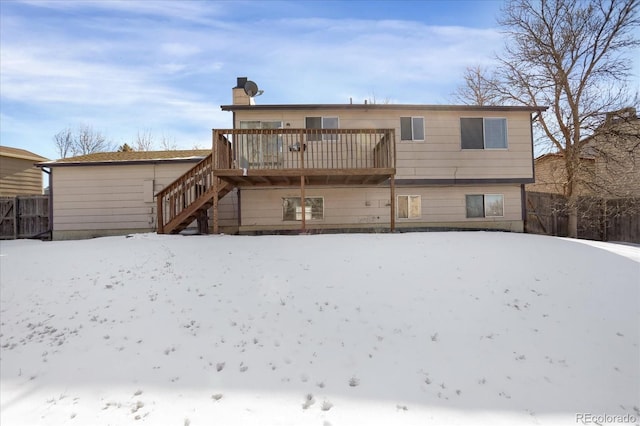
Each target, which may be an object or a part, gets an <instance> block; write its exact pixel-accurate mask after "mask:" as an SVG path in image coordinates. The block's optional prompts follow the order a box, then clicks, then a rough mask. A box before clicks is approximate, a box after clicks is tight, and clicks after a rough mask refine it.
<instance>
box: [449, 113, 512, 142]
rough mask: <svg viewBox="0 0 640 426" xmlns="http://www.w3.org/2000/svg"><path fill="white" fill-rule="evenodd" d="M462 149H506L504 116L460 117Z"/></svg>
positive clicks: (505, 121) (505, 120) (505, 122)
mask: <svg viewBox="0 0 640 426" xmlns="http://www.w3.org/2000/svg"><path fill="white" fill-rule="evenodd" d="M460 133H461V141H462V149H506V148H507V119H506V118H461V119H460Z"/></svg>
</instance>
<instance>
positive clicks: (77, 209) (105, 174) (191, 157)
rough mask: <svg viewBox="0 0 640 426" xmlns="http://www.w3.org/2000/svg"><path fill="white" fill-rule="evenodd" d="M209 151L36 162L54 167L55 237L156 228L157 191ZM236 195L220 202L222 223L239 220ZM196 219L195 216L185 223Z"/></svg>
mask: <svg viewBox="0 0 640 426" xmlns="http://www.w3.org/2000/svg"><path fill="white" fill-rule="evenodd" d="M210 154H211V151H210V150H185V151H147V152H145V151H134V152H102V153H95V154H89V155H83V156H79V157H71V158H63V159H61V160H56V161H46V162H40V163H38V166H39V167H41V168H43V169H45V170H49V172H50V179H51V181H50V196H51V197H52V206H53V209H52V211H53V214H52V216H53V218H52V222H51V223H52V229H51V231H52V238H53V239H54V240H63V239H79V238H92V237H99V236H108V235H123V234H128V233H135V232H155V231H156V223H157V218H156V214H157V212H156V202H155V198H154V197H155V194H156V193H157V192H158V191H160V190H162V189H163V188H164V187H165V186H166V185H168V184H169V183H171V182H172V181H174V180H175V179H177V178H178V177H180V176H181V175H183V174H184V173H185V172H188V170H190V169H191V168H192V167H193V166H194V164H197V163H198V162H200V161H201V160H202V159H203V158H205V157H207V156H208V155H209V156H210ZM234 199H235V198H234V195H233V194H231V195H230V196H229V197H227V199H226V200H225V203H223V204H222V205H221V206H220V208H219V209H220V217H221V219H220V222H221V224H222V225H228V224H230V225H234V224H235V216H236V214H235V212H234V211H233V208H234V204H233V201H234ZM227 201H228V202H227ZM194 219H200V220H202V219H203V216H200V217H194ZM195 223H196V222H194V220H192V221H190V223H188V224H187V225H185V228H186V227H187V226H194V224H195ZM200 226H202V224H200Z"/></svg>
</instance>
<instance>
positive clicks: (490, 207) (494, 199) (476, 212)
mask: <svg viewBox="0 0 640 426" xmlns="http://www.w3.org/2000/svg"><path fill="white" fill-rule="evenodd" d="M466 204H467V217H468V218H473V217H503V216H504V195H501V194H477V195H476V194H474V195H466Z"/></svg>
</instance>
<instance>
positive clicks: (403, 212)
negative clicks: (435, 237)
mask: <svg viewBox="0 0 640 426" xmlns="http://www.w3.org/2000/svg"><path fill="white" fill-rule="evenodd" d="M397 199H398V204H397V206H398V208H397V209H396V211H397V216H398V219H420V218H421V217H422V206H421V204H422V199H421V197H420V196H419V195H398V197H397Z"/></svg>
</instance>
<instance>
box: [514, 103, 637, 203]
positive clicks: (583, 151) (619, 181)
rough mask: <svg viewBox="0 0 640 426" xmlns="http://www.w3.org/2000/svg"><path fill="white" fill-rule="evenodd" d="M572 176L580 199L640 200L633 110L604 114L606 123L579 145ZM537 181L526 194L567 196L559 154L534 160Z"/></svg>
mask: <svg viewBox="0 0 640 426" xmlns="http://www.w3.org/2000/svg"><path fill="white" fill-rule="evenodd" d="M580 156H581V160H582V161H581V162H580V166H579V168H578V169H577V173H576V175H575V182H576V188H577V189H576V190H577V193H578V195H580V196H597V197H600V198H638V197H640V119H639V118H638V116H637V114H636V110H635V109H634V108H625V109H623V110H620V111H615V112H611V113H609V114H607V117H606V119H605V122H604V123H603V124H602V125H601V126H600V127H599V128H598V129H596V131H595V132H594V134H593V135H592V136H590V137H588V138H585V139H584V140H583V141H582V142H581V148H580ZM535 172H536V182H535V183H534V184H529V185H527V186H526V189H527V191H533V192H547V193H554V194H561V195H566V185H567V174H566V168H565V161H564V156H563V154H561V153H551V154H545V155H542V156H540V157H538V158H536V160H535Z"/></svg>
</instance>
